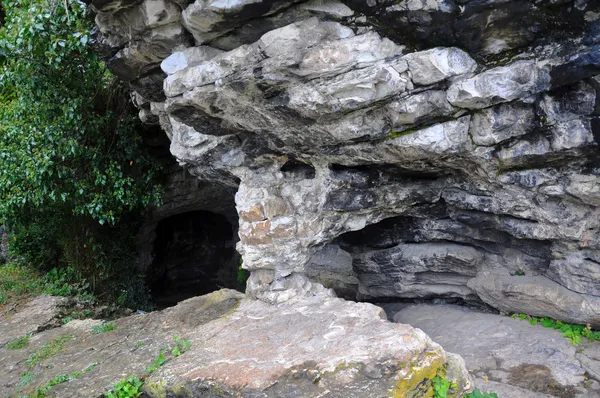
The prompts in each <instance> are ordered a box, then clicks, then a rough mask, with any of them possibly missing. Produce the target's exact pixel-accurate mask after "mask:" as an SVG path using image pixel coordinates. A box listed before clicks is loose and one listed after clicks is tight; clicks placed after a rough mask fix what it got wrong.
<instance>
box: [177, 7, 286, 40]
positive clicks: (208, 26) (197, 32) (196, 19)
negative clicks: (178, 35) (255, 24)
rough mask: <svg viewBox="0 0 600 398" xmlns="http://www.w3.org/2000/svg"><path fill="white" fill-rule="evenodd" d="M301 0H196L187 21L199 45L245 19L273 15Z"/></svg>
mask: <svg viewBox="0 0 600 398" xmlns="http://www.w3.org/2000/svg"><path fill="white" fill-rule="evenodd" d="M296 1H297V0H276V1H264V0H258V1H256V0H235V1H233V2H222V1H218V0H196V1H195V2H194V3H193V4H191V5H189V6H188V7H187V8H186V9H185V10H184V12H183V14H182V19H183V24H184V25H185V27H186V29H187V30H188V31H189V32H191V33H192V34H193V35H194V38H195V39H196V42H197V43H198V44H203V43H206V42H207V41H209V40H211V39H214V38H216V37H219V36H222V35H224V34H226V33H227V32H229V31H230V30H233V29H234V28H235V27H237V26H239V25H241V24H243V23H244V22H246V21H248V20H250V19H253V18H256V17H259V16H262V15H269V14H272V13H274V12H276V11H278V10H280V9H282V8H285V7H288V6H290V5H291V4H293V3H294V2H296Z"/></svg>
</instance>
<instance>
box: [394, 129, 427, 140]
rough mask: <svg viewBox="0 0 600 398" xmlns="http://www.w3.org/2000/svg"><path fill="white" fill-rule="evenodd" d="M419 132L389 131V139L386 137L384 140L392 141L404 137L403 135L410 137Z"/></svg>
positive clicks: (413, 130)
mask: <svg viewBox="0 0 600 398" xmlns="http://www.w3.org/2000/svg"><path fill="white" fill-rule="evenodd" d="M417 131H419V130H418V129H408V130H404V131H394V130H390V135H389V137H386V140H393V139H394V138H399V137H404V136H405V135H410V134H412V133H414V132H417Z"/></svg>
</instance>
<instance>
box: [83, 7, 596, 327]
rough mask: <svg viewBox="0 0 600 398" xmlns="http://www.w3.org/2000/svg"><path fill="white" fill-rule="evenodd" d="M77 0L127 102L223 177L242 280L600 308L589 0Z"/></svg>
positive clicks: (548, 311)
mask: <svg viewBox="0 0 600 398" xmlns="http://www.w3.org/2000/svg"><path fill="white" fill-rule="evenodd" d="M92 4H93V6H94V7H95V8H96V9H97V10H98V11H99V14H98V17H97V19H96V20H97V23H98V26H99V28H100V32H101V35H100V37H99V45H102V46H103V47H104V50H105V52H106V54H108V55H109V56H110V59H109V61H108V65H109V67H110V68H111V69H112V70H113V71H114V72H115V73H116V74H117V75H118V76H120V77H121V78H123V79H125V80H127V81H129V82H130V83H131V87H132V89H133V90H135V91H136V92H137V94H136V98H137V99H138V101H137V102H138V104H139V106H140V109H141V110H140V116H141V117H142V120H145V121H147V122H151V123H156V122H157V121H158V123H160V125H161V126H162V128H163V129H164V130H165V132H166V133H167V135H168V136H169V138H170V139H171V152H172V154H173V155H174V156H175V157H176V158H177V160H178V161H179V162H180V164H182V165H185V166H186V167H187V169H188V170H189V171H190V172H191V173H192V174H193V175H195V176H197V177H198V178H200V179H204V180H210V181H217V182H219V183H220V184H222V185H224V186H227V187H231V188H234V189H237V195H236V208H237V212H238V215H239V236H240V242H239V244H238V250H239V251H240V252H241V253H242V255H243V258H244V267H245V268H246V269H248V270H250V271H251V272H252V275H251V277H250V281H249V284H248V290H247V292H248V294H249V295H251V296H252V297H256V298H260V299H262V300H265V301H268V302H272V303H281V302H285V301H289V300H296V299H299V297H302V296H305V295H321V296H329V295H332V294H334V293H333V292H332V291H331V290H328V289H327V288H332V289H333V291H335V293H337V294H338V295H339V296H343V297H347V298H355V299H356V298H358V299H362V300H372V299H381V298H386V299H398V298H400V299H405V298H427V299H435V298H443V299H448V300H462V301H468V302H471V303H476V304H484V303H485V304H487V305H489V306H492V307H495V308H497V309H499V310H502V311H516V312H531V313H536V314H537V315H547V316H552V317H554V318H557V319H561V320H566V321H570V322H579V323H591V324H592V325H594V326H600V311H599V304H598V302H599V300H600V279H599V278H598V275H599V274H600V235H599V233H598V229H599V228H600V217H599V215H600V214H599V209H598V206H600V188H599V181H600V162H599V158H598V152H597V150H598V143H597V137H598V131H599V130H598V128H599V127H600V123H599V119H598V116H597V115H598V114H600V113H599V112H600V111H599V110H600V105H599V104H600V102H599V101H598V100H597V97H598V96H597V90H598V88H599V87H600V83H599V81H600V80H599V79H600V78H598V77H597V76H596V75H597V74H598V73H600V18H598V15H600V7H599V6H598V5H597V4H596V2H591V1H588V2H586V1H569V0H565V1H550V0H541V1H537V2H522V1H508V0H507V1H495V0H483V1H479V0H478V1H467V0H460V1H459V0H456V1H449V0H448V1H447V0H439V1H400V2H398V1H395V0H394V1H391V0H390V1H388V0H379V1H362V0H361V1H358V0H357V1H354V0H346V1H343V2H340V1H337V0H311V1H307V2H300V1H293V0H280V1H267V0H252V1H250V0H248V1H245V0H240V1H233V2H224V1H216V0H197V1H196V2H192V3H189V2H187V1H177V2H169V1H168V0H144V1H140V2H125V1H122V0H120V1H101V2H96V1H92ZM523 274H524V277H517V276H515V275H521V276H522V275H523Z"/></svg>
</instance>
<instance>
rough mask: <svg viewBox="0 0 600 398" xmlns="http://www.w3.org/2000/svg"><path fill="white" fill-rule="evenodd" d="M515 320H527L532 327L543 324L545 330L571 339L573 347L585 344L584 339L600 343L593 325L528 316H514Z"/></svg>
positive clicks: (598, 333)
mask: <svg viewBox="0 0 600 398" xmlns="http://www.w3.org/2000/svg"><path fill="white" fill-rule="evenodd" d="M511 318H513V319H520V320H522V321H524V320H527V321H529V323H530V324H531V325H537V324H538V323H539V324H541V325H542V326H543V327H545V328H552V329H556V330H559V331H560V332H561V333H562V335H563V336H564V337H566V338H567V339H569V341H570V343H571V344H573V345H579V344H582V343H583V340H582V337H585V338H587V339H588V340H589V341H590V342H593V341H600V331H594V330H593V329H592V325H590V324H587V325H575V324H571V323H565V322H561V321H556V320H554V319H551V318H546V317H544V318H536V317H534V316H531V315H527V314H513V315H511Z"/></svg>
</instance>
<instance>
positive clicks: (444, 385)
mask: <svg viewBox="0 0 600 398" xmlns="http://www.w3.org/2000/svg"><path fill="white" fill-rule="evenodd" d="M431 383H432V385H433V397H434V398H447V397H448V391H450V387H456V385H452V383H451V382H450V380H448V379H447V378H446V377H444V376H439V375H437V376H435V377H434V378H433V379H432V380H431Z"/></svg>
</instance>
